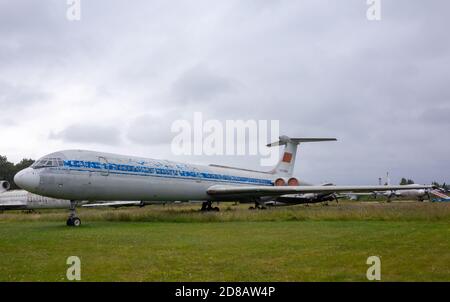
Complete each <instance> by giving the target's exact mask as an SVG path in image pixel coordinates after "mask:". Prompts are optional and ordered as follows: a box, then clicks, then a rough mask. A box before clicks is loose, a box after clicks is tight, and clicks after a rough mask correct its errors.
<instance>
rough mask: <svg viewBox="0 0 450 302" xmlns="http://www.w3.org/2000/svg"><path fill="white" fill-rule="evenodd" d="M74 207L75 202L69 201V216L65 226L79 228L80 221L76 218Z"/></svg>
mask: <svg viewBox="0 0 450 302" xmlns="http://www.w3.org/2000/svg"><path fill="white" fill-rule="evenodd" d="M76 206H77V202H76V201H73V200H71V201H70V208H69V211H70V214H69V218H68V219H67V222H66V224H67V226H74V227H79V226H80V225H81V219H80V218H78V217H77V213H76Z"/></svg>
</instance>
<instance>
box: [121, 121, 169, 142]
mask: <svg viewBox="0 0 450 302" xmlns="http://www.w3.org/2000/svg"><path fill="white" fill-rule="evenodd" d="M169 116H171V117H172V118H170V117H169ZM175 117H176V115H167V116H157V115H152V114H145V115H141V116H139V117H137V118H135V119H134V120H133V121H132V122H131V124H130V126H129V128H128V131H127V135H126V136H127V138H128V139H129V140H130V141H132V142H134V143H137V144H140V145H150V146H151V145H160V144H169V143H170V141H171V140H172V138H173V135H174V134H173V133H172V132H171V125H172V122H173V121H174V119H175Z"/></svg>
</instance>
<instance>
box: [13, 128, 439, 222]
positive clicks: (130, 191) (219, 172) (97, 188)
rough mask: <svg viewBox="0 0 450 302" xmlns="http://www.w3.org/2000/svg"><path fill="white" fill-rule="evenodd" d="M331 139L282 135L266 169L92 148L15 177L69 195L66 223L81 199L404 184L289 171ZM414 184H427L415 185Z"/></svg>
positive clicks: (276, 194) (47, 159)
mask: <svg viewBox="0 0 450 302" xmlns="http://www.w3.org/2000/svg"><path fill="white" fill-rule="evenodd" d="M335 140H336V139H334V138H331V139H330V138H289V137H287V136H281V137H280V140H279V141H278V142H275V143H272V144H269V145H268V147H272V146H285V150H284V153H283V155H282V157H281V159H280V161H279V162H278V164H277V165H276V166H275V167H274V169H272V170H271V171H268V172H261V171H254V170H247V169H240V168H233V167H225V166H217V165H210V166H201V165H193V164H184V163H178V162H172V161H167V160H155V159H147V158H139V157H134V156H124V155H116V154H109V153H102V152H94V151H82V150H69V151H60V152H56V153H52V154H49V155H47V156H44V157H43V158H41V159H40V160H38V161H37V162H36V163H34V164H33V165H32V166H31V167H30V168H27V169H24V170H22V171H20V172H19V173H17V174H16V176H15V178H14V181H15V182H16V184H17V185H18V186H20V187H21V188H23V189H25V190H27V191H30V192H33V193H36V194H39V195H43V196H48V197H53V198H61V199H69V200H71V207H70V215H69V218H68V220H67V225H69V226H79V225H81V220H80V219H79V218H78V217H77V216H76V212H75V210H76V206H77V205H78V201H80V200H88V201H95V200H103V201H117V200H124V201H133V200H141V201H143V202H144V203H145V202H151V201H159V202H167V201H189V200H203V201H204V202H203V204H202V210H205V211H212V210H218V208H213V207H212V202H213V201H236V200H238V201H241V202H250V201H251V202H255V205H261V204H264V202H266V201H269V200H277V198H280V197H281V198H283V197H286V196H288V197H289V196H290V195H292V194H307V193H318V194H324V193H327V194H334V193H338V192H372V191H385V190H401V189H402V186H388V187H386V186H314V185H310V184H308V183H306V182H303V181H300V180H299V179H298V178H295V177H293V176H292V175H293V170H294V164H295V158H296V153H297V147H298V145H299V144H300V143H306V142H321V141H335ZM414 188H415V189H427V188H431V186H421V185H415V186H414ZM409 189H411V188H409Z"/></svg>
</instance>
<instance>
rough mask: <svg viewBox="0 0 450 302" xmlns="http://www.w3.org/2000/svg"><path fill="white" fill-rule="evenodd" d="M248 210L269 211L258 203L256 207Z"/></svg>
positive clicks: (256, 202)
mask: <svg viewBox="0 0 450 302" xmlns="http://www.w3.org/2000/svg"><path fill="white" fill-rule="evenodd" d="M248 209H249V210H267V208H266V207H265V206H264V205H263V204H261V203H260V202H258V201H255V206H254V207H249V208H248Z"/></svg>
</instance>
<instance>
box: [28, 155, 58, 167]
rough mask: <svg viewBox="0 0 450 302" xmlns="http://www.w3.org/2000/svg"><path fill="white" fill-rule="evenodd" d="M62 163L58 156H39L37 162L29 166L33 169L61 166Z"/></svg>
mask: <svg viewBox="0 0 450 302" xmlns="http://www.w3.org/2000/svg"><path fill="white" fill-rule="evenodd" d="M63 165H64V162H63V160H62V159H60V158H41V159H40V160H38V161H37V162H35V163H34V164H33V165H32V166H31V167H32V168H33V169H41V168H51V167H61V166H63Z"/></svg>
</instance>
